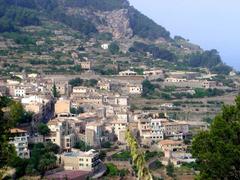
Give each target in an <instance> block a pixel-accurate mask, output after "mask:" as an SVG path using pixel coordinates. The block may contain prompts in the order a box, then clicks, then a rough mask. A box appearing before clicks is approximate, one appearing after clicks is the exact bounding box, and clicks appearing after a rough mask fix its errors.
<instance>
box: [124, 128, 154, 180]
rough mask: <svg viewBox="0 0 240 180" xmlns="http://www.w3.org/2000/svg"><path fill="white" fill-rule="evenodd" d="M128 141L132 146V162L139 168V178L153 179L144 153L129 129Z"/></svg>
mask: <svg viewBox="0 0 240 180" xmlns="http://www.w3.org/2000/svg"><path fill="white" fill-rule="evenodd" d="M126 141H127V144H128V146H129V147H130V152H131V156H132V162H133V164H134V166H135V167H136V169H137V174H138V178H139V179H145V180H152V179H153V178H152V175H151V173H150V171H149V169H148V168H147V167H146V166H145V163H146V162H145V158H144V153H143V152H142V151H140V150H139V147H138V143H137V141H136V139H135V138H134V137H133V135H132V133H131V132H130V130H129V129H128V130H127V132H126Z"/></svg>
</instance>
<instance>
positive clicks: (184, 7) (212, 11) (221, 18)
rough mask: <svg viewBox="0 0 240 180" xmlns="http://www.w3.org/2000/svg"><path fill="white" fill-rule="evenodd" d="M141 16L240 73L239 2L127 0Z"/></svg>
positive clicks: (222, 0)
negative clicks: (215, 55) (217, 54)
mask: <svg viewBox="0 0 240 180" xmlns="http://www.w3.org/2000/svg"><path fill="white" fill-rule="evenodd" d="M130 3H131V4H132V5H133V6H134V7H135V8H137V9H138V10H140V11H141V12H142V13H143V14H145V15H147V16H148V17H150V18H152V19H153V20H154V21H155V22H157V23H158V24H160V25H162V26H164V27H165V28H166V29H167V30H169V31H170V32H171V35H172V36H174V35H181V36H183V37H184V38H186V39H189V40H190V41H191V42H193V43H196V44H199V45H200V46H201V47H202V48H204V49H217V50H218V51H219V52H220V54H221V56H222V59H223V61H224V62H226V63H227V64H229V65H231V66H234V67H235V68H236V69H238V70H240V0H130Z"/></svg>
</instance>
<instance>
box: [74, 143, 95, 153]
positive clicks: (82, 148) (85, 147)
mask: <svg viewBox="0 0 240 180" xmlns="http://www.w3.org/2000/svg"><path fill="white" fill-rule="evenodd" d="M74 148H76V149H79V150H80V151H89V150H90V149H92V147H91V146H89V145H88V144H87V143H85V142H84V141H81V140H79V142H77V143H76V144H75V146H74Z"/></svg>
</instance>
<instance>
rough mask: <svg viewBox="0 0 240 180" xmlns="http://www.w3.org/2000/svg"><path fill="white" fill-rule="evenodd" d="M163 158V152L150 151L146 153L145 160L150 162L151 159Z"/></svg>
mask: <svg viewBox="0 0 240 180" xmlns="http://www.w3.org/2000/svg"><path fill="white" fill-rule="evenodd" d="M161 156H163V153H162V152H157V151H148V150H147V151H146V152H145V160H146V161H148V160H150V159H151V158H154V157H161Z"/></svg>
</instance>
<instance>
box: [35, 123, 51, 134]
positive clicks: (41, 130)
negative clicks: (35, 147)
mask: <svg viewBox="0 0 240 180" xmlns="http://www.w3.org/2000/svg"><path fill="white" fill-rule="evenodd" d="M37 130H38V133H39V134H41V135H42V136H48V135H49V134H50V129H49V128H48V126H47V125H46V124H44V123H40V124H39V125H38V127H37Z"/></svg>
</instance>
